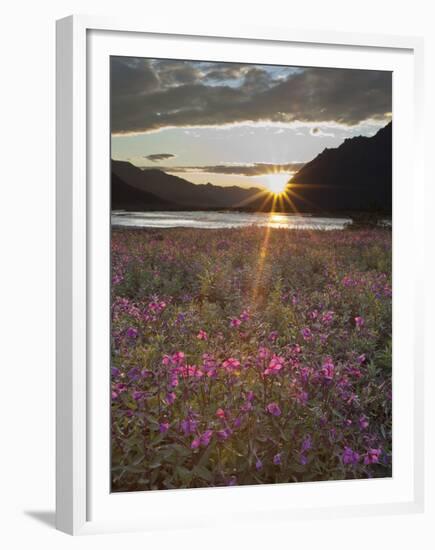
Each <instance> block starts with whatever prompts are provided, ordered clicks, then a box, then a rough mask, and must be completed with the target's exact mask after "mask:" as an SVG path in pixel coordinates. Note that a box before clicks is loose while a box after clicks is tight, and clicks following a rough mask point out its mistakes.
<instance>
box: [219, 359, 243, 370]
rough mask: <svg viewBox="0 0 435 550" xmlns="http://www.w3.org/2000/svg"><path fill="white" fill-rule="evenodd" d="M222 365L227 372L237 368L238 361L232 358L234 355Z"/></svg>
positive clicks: (238, 365)
mask: <svg viewBox="0 0 435 550" xmlns="http://www.w3.org/2000/svg"><path fill="white" fill-rule="evenodd" d="M222 367H223V368H224V369H225V370H226V371H227V372H232V371H235V370H238V369H239V367H240V361H238V360H237V359H234V357H230V358H229V359H227V360H226V361H224V362H223V363H222Z"/></svg>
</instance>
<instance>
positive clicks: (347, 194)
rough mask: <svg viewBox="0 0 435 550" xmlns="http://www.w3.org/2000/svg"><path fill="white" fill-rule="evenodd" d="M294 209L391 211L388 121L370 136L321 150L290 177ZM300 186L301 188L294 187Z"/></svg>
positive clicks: (390, 164)
mask: <svg viewBox="0 0 435 550" xmlns="http://www.w3.org/2000/svg"><path fill="white" fill-rule="evenodd" d="M290 183H293V184H296V185H295V186H294V187H293V188H292V187H291V186H290V187H289V190H292V189H293V191H294V193H296V194H297V195H298V196H295V195H291V197H292V200H293V201H294V203H295V205H296V207H297V209H298V210H305V211H313V210H326V211H338V210H365V211H374V210H378V211H384V212H391V206H392V123H391V122H390V123H389V124H387V126H385V127H384V128H381V129H380V130H379V131H378V132H377V134H375V135H374V136H373V137H363V136H359V137H354V138H350V139H346V140H345V141H344V142H343V143H342V144H341V145H340V146H339V147H337V148H336V149H325V150H324V151H323V152H322V153H320V154H319V155H317V157H315V158H314V159H313V160H312V161H311V162H308V163H307V164H305V165H304V166H303V167H302V168H301V169H300V170H299V171H298V172H297V173H296V174H295V175H294V176H293V178H292V179H291V180H290ZM298 185H300V186H301V187H298Z"/></svg>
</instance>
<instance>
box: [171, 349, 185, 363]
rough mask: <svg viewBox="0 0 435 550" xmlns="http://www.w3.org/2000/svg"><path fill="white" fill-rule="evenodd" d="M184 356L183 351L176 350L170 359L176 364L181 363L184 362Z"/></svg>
mask: <svg viewBox="0 0 435 550" xmlns="http://www.w3.org/2000/svg"><path fill="white" fill-rule="evenodd" d="M185 357H186V356H185V355H184V353H183V352H182V351H177V352H175V353H174V354H173V355H172V361H173V362H174V363H175V364H176V365H181V364H182V363H184V359H185Z"/></svg>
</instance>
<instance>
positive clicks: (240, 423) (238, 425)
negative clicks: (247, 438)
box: [234, 416, 242, 429]
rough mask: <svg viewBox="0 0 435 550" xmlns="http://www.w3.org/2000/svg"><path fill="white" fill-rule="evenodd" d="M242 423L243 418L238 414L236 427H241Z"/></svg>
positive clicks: (235, 421) (235, 422)
mask: <svg viewBox="0 0 435 550" xmlns="http://www.w3.org/2000/svg"><path fill="white" fill-rule="evenodd" d="M241 425H242V419H241V418H240V416H238V417H237V418H236V419H235V420H234V427H235V428H236V429H237V428H240V426H241Z"/></svg>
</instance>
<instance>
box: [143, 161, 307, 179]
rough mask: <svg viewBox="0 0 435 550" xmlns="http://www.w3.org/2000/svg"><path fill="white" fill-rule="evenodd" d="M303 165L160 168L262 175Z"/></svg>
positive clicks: (175, 171) (178, 171) (299, 167)
mask: <svg viewBox="0 0 435 550" xmlns="http://www.w3.org/2000/svg"><path fill="white" fill-rule="evenodd" d="M303 165H304V163H303V162H290V163H287V164H270V163H266V162H257V163H255V164H217V165H213V166H164V167H161V168H160V169H161V170H163V171H164V172H172V173H191V172H203V173H207V174H227V175H232V176H263V175H265V174H275V173H279V172H297V171H298V170H300V169H301V168H302V166H303ZM142 168H147V167H142Z"/></svg>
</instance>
